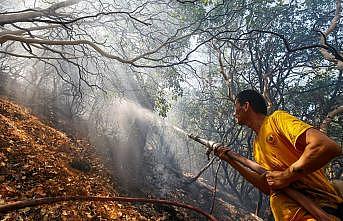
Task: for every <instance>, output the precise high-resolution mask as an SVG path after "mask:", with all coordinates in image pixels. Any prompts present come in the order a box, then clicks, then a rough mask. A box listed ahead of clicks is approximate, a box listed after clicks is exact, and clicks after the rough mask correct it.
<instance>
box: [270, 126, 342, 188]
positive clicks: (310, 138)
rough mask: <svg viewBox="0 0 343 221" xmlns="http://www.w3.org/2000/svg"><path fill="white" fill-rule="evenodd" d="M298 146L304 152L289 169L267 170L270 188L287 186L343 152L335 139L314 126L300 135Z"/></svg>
mask: <svg viewBox="0 0 343 221" xmlns="http://www.w3.org/2000/svg"><path fill="white" fill-rule="evenodd" d="M301 147H303V148H301ZM296 148H297V149H298V150H301V151H303V153H302V155H301V157H300V158H299V159H298V160H297V161H296V162H294V163H293V164H292V165H291V166H290V167H289V168H288V169H286V170H284V171H268V172H267V174H266V178H267V182H268V184H269V186H270V188H272V189H281V188H283V187H286V186H288V185H289V184H290V183H292V182H294V181H296V180H298V179H300V178H301V177H304V176H306V175H307V174H310V173H312V172H314V171H316V170H318V169H320V168H322V167H323V166H325V165H326V164H327V163H328V162H329V161H330V160H331V159H332V158H334V157H336V156H338V155H340V154H341V153H342V150H341V148H340V147H339V145H338V144H337V143H336V142H335V141H333V140H332V139H330V138H329V137H328V136H326V135H325V134H324V133H322V132H320V131H319V130H316V129H314V128H310V129H308V130H306V131H305V132H304V133H303V134H301V135H300V136H299V138H298V140H297V142H296Z"/></svg>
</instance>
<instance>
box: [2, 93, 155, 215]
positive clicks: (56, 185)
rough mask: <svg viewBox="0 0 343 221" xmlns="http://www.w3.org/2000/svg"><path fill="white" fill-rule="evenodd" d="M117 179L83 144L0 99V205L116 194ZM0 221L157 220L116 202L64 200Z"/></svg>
mask: <svg viewBox="0 0 343 221" xmlns="http://www.w3.org/2000/svg"><path fill="white" fill-rule="evenodd" d="M113 186H114V183H113V180H111V177H110V175H109V173H108V171H107V170H106V169H105V168H104V166H103V164H102V163H101V161H100V159H99V158H98V156H97V155H96V153H95V149H94V147H93V146H91V145H89V144H88V143H87V142H85V141H82V140H75V141H72V140H70V139H69V138H68V137H67V136H66V135H65V134H64V133H62V132H60V131H57V130H55V129H54V128H51V127H49V126H47V125H45V124H43V123H42V122H41V121H40V120H39V119H38V118H36V117H34V116H32V115H31V114H30V112H29V110H28V109H25V108H23V107H21V106H19V105H17V104H15V103H13V102H11V101H9V100H7V99H5V98H0V205H3V204H6V203H9V202H15V201H18V200H25V199H33V198H41V197H48V196H49V197H54V196H75V195H83V196H104V197H107V196H117V195H118V194H117V192H116V190H115V189H114V187H113ZM0 219H1V220H158V219H159V217H158V216H153V215H150V216H148V217H146V216H144V215H142V214H141V213H140V212H139V211H138V210H137V208H136V207H134V206H130V205H128V204H121V203H118V202H105V203H104V202H63V203H55V204H51V205H43V206H39V207H32V208H24V209H21V210H19V211H15V212H10V213H7V214H0Z"/></svg>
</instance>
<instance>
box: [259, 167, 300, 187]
mask: <svg viewBox="0 0 343 221" xmlns="http://www.w3.org/2000/svg"><path fill="white" fill-rule="evenodd" d="M300 177H302V175H301V174H300V173H298V172H294V170H292V169H291V168H287V169H286V170H284V171H267V172H266V179H267V183H268V185H269V187H270V188H271V189H274V190H276V189H282V188H284V187H287V186H289V184H290V183H292V182H294V181H296V180H298V179H299V178H300Z"/></svg>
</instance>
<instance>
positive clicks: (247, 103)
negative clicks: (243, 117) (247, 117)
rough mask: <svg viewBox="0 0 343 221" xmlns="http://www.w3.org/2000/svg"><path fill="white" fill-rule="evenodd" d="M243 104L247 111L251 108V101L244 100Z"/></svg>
mask: <svg viewBox="0 0 343 221" xmlns="http://www.w3.org/2000/svg"><path fill="white" fill-rule="evenodd" d="M242 106H243V110H244V111H245V112H246V111H248V109H249V108H250V103H249V101H246V102H244V104H243V105H242Z"/></svg>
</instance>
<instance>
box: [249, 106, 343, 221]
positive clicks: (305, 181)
mask: <svg viewBox="0 0 343 221" xmlns="http://www.w3.org/2000/svg"><path fill="white" fill-rule="evenodd" d="M311 127H312V126H310V125H308V124H306V123H304V122H303V121H301V120H299V119H297V118H296V117H294V116H292V115H290V114H288V113H287V112H285V111H275V112H274V113H273V114H271V115H270V116H267V117H266V118H265V119H264V121H263V123H262V126H261V128H260V131H259V133H258V136H257V137H256V138H255V141H254V158H255V160H256V162H257V163H258V164H260V165H261V166H263V167H264V168H265V169H267V170H279V171H282V170H285V169H287V168H288V167H289V166H290V165H292V164H293V163H294V162H295V161H297V160H298V159H299V157H300V156H301V154H302V151H300V150H298V149H296V148H295V143H296V141H297V138H298V137H299V136H300V135H301V134H302V133H304V132H305V131H306V130H307V129H309V128H311ZM291 186H292V187H293V188H294V189H297V190H298V191H300V192H301V193H303V194H304V195H306V196H308V197H309V198H310V199H312V200H313V201H314V202H315V203H316V204H317V205H319V206H320V207H324V206H328V207H336V205H337V203H339V202H342V199H341V198H340V197H339V196H338V194H337V193H336V191H335V189H334V188H333V186H332V185H331V184H330V182H329V181H328V179H327V178H326V177H325V175H324V173H323V171H322V170H318V171H316V172H313V173H311V174H309V175H307V176H306V177H304V178H302V179H300V180H298V181H296V182H294V183H292V184H291ZM270 206H271V209H272V212H273V215H274V218H275V220H276V221H283V220H314V219H311V216H310V215H309V214H308V213H306V211H305V210H304V209H302V208H301V207H300V206H299V204H297V203H296V202H295V201H293V200H292V199H289V198H288V197H287V196H285V195H284V194H282V193H280V192H278V191H275V192H273V193H272V194H271V195H270Z"/></svg>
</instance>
